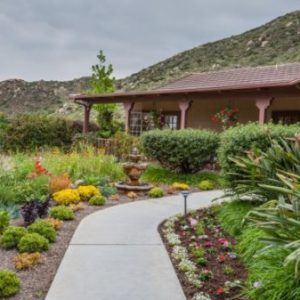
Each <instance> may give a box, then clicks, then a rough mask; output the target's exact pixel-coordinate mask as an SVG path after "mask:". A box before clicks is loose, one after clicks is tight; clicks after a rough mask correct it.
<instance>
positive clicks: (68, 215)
mask: <svg viewBox="0 0 300 300" xmlns="http://www.w3.org/2000/svg"><path fill="white" fill-rule="evenodd" d="M50 216H51V217H52V218H54V219H59V220H62V221H69V220H73V219H74V212H73V210H72V209H71V208H69V207H66V206H64V205H59V206H56V207H53V208H51V209H50Z"/></svg>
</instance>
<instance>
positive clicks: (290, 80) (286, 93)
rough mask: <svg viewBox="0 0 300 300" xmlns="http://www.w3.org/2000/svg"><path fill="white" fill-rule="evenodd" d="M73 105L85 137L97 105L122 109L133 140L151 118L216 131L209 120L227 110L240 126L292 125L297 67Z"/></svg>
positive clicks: (196, 80)
mask: <svg viewBox="0 0 300 300" xmlns="http://www.w3.org/2000/svg"><path fill="white" fill-rule="evenodd" d="M74 101H75V102H76V103H78V104H81V105H83V107H84V112H85V113H84V116H85V117H84V118H85V121H84V132H87V131H88V126H89V125H88V124H89V115H90V110H91V107H92V105H93V104H98V103H122V104H123V105H124V110H125V129H126V131H127V132H130V133H132V134H135V135H139V134H140V133H141V132H143V131H144V130H145V122H146V121H147V116H149V113H151V112H152V113H153V112H159V113H160V114H161V115H162V116H163V118H164V126H165V127H169V128H173V129H176V128H186V127H190V128H211V129H216V130H220V125H219V124H214V123H213V122H212V121H211V116H212V115H214V114H216V113H217V112H218V111H220V110H221V109H222V108H224V107H226V106H232V107H237V108H238V111H239V113H238V122H240V123H246V122H248V121H258V122H259V123H264V122H266V121H269V120H273V121H274V122H279V121H282V122H284V123H295V122H299V121H300V63H295V64H285V65H276V66H266V67H250V68H240V69H232V70H224V71H214V72H207V73H193V74H189V75H187V76H185V77H183V78H181V79H179V80H177V81H174V82H171V83H169V84H167V85H166V86H163V87H160V88H158V89H154V90H151V91H146V92H117V93H113V94H106V95H76V96H74Z"/></svg>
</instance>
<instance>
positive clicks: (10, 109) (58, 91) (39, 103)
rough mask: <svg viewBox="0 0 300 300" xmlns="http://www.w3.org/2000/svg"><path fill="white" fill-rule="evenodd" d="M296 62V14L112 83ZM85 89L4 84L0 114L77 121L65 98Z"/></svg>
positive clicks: (299, 42)
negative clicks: (40, 114)
mask: <svg viewBox="0 0 300 300" xmlns="http://www.w3.org/2000/svg"><path fill="white" fill-rule="evenodd" d="M295 62H300V10H297V11H294V12H292V13H288V14H286V15H284V16H281V17H278V18H276V19H274V20H272V21H270V22H268V23H266V24H264V25H262V26H259V27H256V28H254V29H251V30H248V31H246V32H244V33H242V34H239V35H234V36H231V37H228V38H224V39H221V40H218V41H215V42H209V43H206V44H203V45H200V46H197V47H194V48H191V49H188V50H186V51H183V52H181V53H178V54H175V55H173V56H171V57H170V58H168V59H165V60H163V61H161V62H158V63H156V64H154V65H152V66H149V67H147V68H144V69H142V70H141V71H139V72H137V73H134V74H132V75H130V76H128V77H126V78H123V79H119V80H117V81H116V88H117V90H120V91H132V90H136V91H141V90H149V89H154V88H158V87H160V86H163V85H165V84H166V83H168V82H170V81H175V80H176V79H179V78H181V77H183V76H186V75H187V74H189V73H194V72H196V73H199V72H206V71H218V70H224V69H233V68H239V67H253V66H265V65H275V64H286V63H295ZM88 87H89V77H82V78H77V79H74V80H68V81H55V80H50V81H45V80H39V81H31V82H28V81H24V80H22V79H8V80H4V81H1V82H0V111H2V112H5V113H9V114H14V113H21V112H28V113H33V112H44V113H47V114H58V115H64V116H72V117H74V116H75V117H76V116H77V115H78V113H81V110H80V108H78V107H77V106H76V105H74V104H72V103H71V102H70V100H69V94H73V93H81V92H83V91H85V90H87V89H88Z"/></svg>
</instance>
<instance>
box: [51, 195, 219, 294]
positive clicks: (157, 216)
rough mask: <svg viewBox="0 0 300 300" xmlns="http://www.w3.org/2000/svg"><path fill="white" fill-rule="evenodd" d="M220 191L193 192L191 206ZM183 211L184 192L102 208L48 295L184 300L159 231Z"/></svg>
mask: <svg viewBox="0 0 300 300" xmlns="http://www.w3.org/2000/svg"><path fill="white" fill-rule="evenodd" d="M219 195H221V192H220V191H211V192H199V193H193V194H191V195H190V196H189V198H188V208H194V209H195V208H201V207H204V206H207V205H208V204H210V202H211V200H212V199H213V198H214V197H217V196H219ZM179 212H183V200H182V196H181V195H176V196H170V197H163V198H160V199H151V200H144V201H138V202H132V203H129V204H124V205H118V206H114V207H111V208H107V209H104V210H100V211H98V212H96V213H94V214H92V215H90V216H88V217H86V218H85V219H83V221H82V222H81V223H80V225H79V226H78V228H77V230H76V232H75V234H74V236H73V238H72V240H71V243H70V245H69V247H68V249H67V251H66V254H65V256H64V259H63V260H62V262H61V265H60V267H59V269H58V272H57V274H56V276H55V278H54V281H53V283H52V286H51V288H50V290H49V293H48V295H47V297H46V300H102V299H103V300H185V299H186V298H185V296H184V294H183V291H182V289H181V286H180V283H179V281H178V279H177V276H176V273H175V271H174V269H173V266H172V263H171V261H170V259H169V256H168V253H167V251H166V250H165V247H164V245H163V243H162V240H161V238H160V235H159V233H158V231H157V227H158V225H159V224H160V223H161V222H162V221H163V220H164V219H166V218H168V217H170V216H172V215H174V214H177V213H179Z"/></svg>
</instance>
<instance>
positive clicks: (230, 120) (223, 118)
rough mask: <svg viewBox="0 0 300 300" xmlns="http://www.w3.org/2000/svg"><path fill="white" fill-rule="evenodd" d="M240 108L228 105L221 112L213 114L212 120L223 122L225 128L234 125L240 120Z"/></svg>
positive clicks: (218, 122)
mask: <svg viewBox="0 0 300 300" xmlns="http://www.w3.org/2000/svg"><path fill="white" fill-rule="evenodd" d="M238 111H239V110H238V108H237V107H231V106H226V107H225V108H223V109H221V110H220V111H219V112H217V113H216V114H214V115H212V116H211V121H212V122H213V123H216V124H221V125H222V127H223V129H224V130H225V129H226V128H228V127H230V126H234V125H235V124H236V123H237V121H238Z"/></svg>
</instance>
